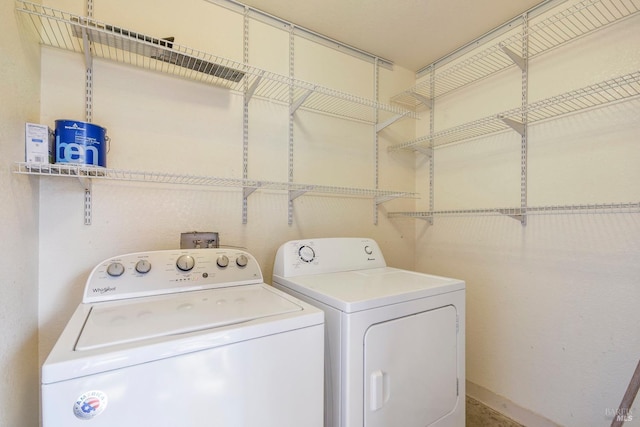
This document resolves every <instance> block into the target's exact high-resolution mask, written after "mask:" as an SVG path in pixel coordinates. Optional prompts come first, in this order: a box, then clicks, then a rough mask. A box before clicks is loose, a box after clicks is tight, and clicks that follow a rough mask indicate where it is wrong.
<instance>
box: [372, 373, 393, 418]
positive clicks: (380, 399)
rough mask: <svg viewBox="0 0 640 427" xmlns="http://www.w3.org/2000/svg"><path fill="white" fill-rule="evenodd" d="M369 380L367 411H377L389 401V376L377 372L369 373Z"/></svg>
mask: <svg viewBox="0 0 640 427" xmlns="http://www.w3.org/2000/svg"><path fill="white" fill-rule="evenodd" d="M369 379H370V382H369V393H370V395H369V409H371V411H377V410H378V409H380V408H382V407H383V406H384V404H385V403H386V402H387V400H389V375H388V374H387V373H386V372H382V371H381V370H377V371H374V372H372V373H371V376H370V378H369Z"/></svg>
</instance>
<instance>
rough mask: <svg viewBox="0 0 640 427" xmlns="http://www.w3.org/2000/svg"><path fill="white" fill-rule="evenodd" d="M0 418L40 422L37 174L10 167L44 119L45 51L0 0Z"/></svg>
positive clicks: (8, 4) (4, 421)
mask: <svg viewBox="0 0 640 427" xmlns="http://www.w3.org/2000/svg"><path fill="white" fill-rule="evenodd" d="M0 27H2V37H1V38H0V93H1V94H2V101H1V102H0V206H2V208H0V224H2V233H1V234H0V325H2V326H1V327H0V343H2V344H1V346H0V408H1V409H0V426H37V425H38V410H37V408H38V402H39V397H38V396H39V388H38V371H39V365H38V357H37V351H38V320H37V316H38V228H37V227H38V220H37V217H38V211H37V208H38V181H37V180H32V179H29V178H27V177H25V176H18V175H14V174H12V173H11V167H12V165H13V162H14V161H16V160H23V159H24V124H25V122H36V123H38V120H39V93H40V57H39V48H38V46H37V44H35V43H33V42H31V41H30V40H28V38H26V37H24V34H22V33H21V32H19V30H18V25H17V23H16V19H15V16H14V11H13V2H6V1H5V2H2V3H0Z"/></svg>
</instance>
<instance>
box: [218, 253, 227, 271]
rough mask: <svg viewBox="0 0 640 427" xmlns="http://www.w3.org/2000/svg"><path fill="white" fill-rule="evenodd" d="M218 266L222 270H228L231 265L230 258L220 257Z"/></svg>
mask: <svg viewBox="0 0 640 427" xmlns="http://www.w3.org/2000/svg"><path fill="white" fill-rule="evenodd" d="M216 264H218V267H220V268H226V267H227V266H228V265H229V257H228V256H226V255H220V256H219V257H218V259H217V260H216Z"/></svg>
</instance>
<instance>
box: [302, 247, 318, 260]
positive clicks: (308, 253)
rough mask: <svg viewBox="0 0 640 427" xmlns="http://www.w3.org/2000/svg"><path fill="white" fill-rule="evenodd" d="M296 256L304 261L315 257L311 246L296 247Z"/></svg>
mask: <svg viewBox="0 0 640 427" xmlns="http://www.w3.org/2000/svg"><path fill="white" fill-rule="evenodd" d="M298 256H299V257H300V259H301V260H302V261H304V262H311V261H313V260H314V259H315V258H316V253H315V252H314V250H313V248H312V247H311V246H306V245H305V246H301V247H300V249H298Z"/></svg>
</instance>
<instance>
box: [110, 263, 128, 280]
mask: <svg viewBox="0 0 640 427" xmlns="http://www.w3.org/2000/svg"><path fill="white" fill-rule="evenodd" d="M123 273H124V265H122V264H120V263H119V262H112V263H111V264H109V266H108V267H107V274H108V275H109V276H111V277H118V276H122V274H123Z"/></svg>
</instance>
